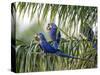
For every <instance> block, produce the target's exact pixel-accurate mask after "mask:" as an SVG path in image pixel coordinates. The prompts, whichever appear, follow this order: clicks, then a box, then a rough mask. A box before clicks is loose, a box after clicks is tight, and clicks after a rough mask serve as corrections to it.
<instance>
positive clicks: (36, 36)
mask: <svg viewBox="0 0 100 75" xmlns="http://www.w3.org/2000/svg"><path fill="white" fill-rule="evenodd" d="M35 39H36V40H37V41H41V40H46V39H45V36H44V34H43V33H37V34H35Z"/></svg>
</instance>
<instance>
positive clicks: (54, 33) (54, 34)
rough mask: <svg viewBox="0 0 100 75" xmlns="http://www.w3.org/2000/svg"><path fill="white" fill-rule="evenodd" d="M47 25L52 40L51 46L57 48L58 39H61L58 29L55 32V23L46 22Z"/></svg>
mask: <svg viewBox="0 0 100 75" xmlns="http://www.w3.org/2000/svg"><path fill="white" fill-rule="evenodd" d="M48 25H51V26H49V27H50V33H49V35H50V38H51V39H52V41H53V47H54V48H55V49H58V46H59V42H60V39H61V34H60V31H59V32H58V33H57V26H56V24H55V23H51V24H48Z"/></svg>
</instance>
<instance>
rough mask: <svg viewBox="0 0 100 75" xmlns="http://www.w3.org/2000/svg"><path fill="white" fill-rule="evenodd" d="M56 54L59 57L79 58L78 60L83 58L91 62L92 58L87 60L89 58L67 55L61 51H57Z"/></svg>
mask: <svg viewBox="0 0 100 75" xmlns="http://www.w3.org/2000/svg"><path fill="white" fill-rule="evenodd" d="M56 55H58V56H61V57H67V58H72V59H80V60H85V61H91V62H93V61H92V60H89V59H84V58H78V57H75V56H70V55H67V54H65V53H63V52H61V51H57V52H56Z"/></svg>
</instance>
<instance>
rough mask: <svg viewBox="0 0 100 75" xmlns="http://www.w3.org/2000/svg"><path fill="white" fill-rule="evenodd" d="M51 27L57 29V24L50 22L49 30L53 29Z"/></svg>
mask: <svg viewBox="0 0 100 75" xmlns="http://www.w3.org/2000/svg"><path fill="white" fill-rule="evenodd" d="M51 29H57V26H56V24H55V23H49V24H48V26H47V30H49V31H50V30H51Z"/></svg>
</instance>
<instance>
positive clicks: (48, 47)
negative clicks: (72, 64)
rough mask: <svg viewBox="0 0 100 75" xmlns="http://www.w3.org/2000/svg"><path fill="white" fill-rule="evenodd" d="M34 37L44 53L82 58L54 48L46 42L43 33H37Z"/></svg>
mask: <svg viewBox="0 0 100 75" xmlns="http://www.w3.org/2000/svg"><path fill="white" fill-rule="evenodd" d="M35 38H36V40H37V41H39V46H40V48H41V49H42V50H43V51H44V53H52V54H56V55H58V56H62V57H68V58H74V59H82V58H78V57H74V56H70V55H67V54H65V53H64V52H63V51H61V50H59V49H55V48H54V47H52V46H51V45H50V44H49V43H48V42H47V40H46V38H45V36H44V35H43V33H38V34H37V36H36V37H35ZM83 60H84V59H83Z"/></svg>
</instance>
